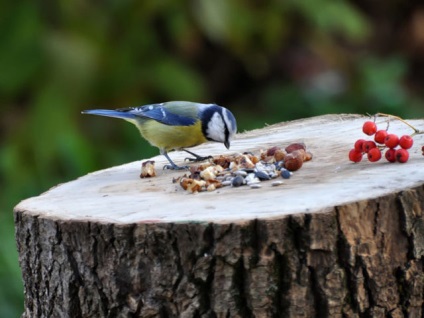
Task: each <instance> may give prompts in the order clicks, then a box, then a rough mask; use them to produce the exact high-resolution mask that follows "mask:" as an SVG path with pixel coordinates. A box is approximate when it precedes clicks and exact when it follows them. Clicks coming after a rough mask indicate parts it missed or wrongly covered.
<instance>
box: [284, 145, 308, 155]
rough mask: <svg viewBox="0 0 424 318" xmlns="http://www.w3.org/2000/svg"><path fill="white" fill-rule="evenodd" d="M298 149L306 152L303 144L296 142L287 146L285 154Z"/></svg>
mask: <svg viewBox="0 0 424 318" xmlns="http://www.w3.org/2000/svg"><path fill="white" fill-rule="evenodd" d="M299 149H302V150H306V146H305V144H304V143H303V142H296V143H293V144H290V145H288V146H287V147H286V152H287V153H291V152H293V151H295V150H299Z"/></svg>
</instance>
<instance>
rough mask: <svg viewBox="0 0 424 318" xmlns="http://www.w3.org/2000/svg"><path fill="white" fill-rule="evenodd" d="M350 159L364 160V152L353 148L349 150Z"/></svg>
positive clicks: (354, 160) (355, 160)
mask: <svg viewBox="0 0 424 318" xmlns="http://www.w3.org/2000/svg"><path fill="white" fill-rule="evenodd" d="M349 160H350V161H353V162H359V161H361V160H362V152H360V151H357V150H356V149H351V150H350V151H349Z"/></svg>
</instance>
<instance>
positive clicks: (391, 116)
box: [376, 113, 424, 137]
mask: <svg viewBox="0 0 424 318" xmlns="http://www.w3.org/2000/svg"><path fill="white" fill-rule="evenodd" d="M376 116H384V117H389V120H390V118H395V119H397V120H400V121H401V122H402V123H404V124H405V125H407V126H408V127H410V128H411V129H413V130H414V133H413V134H412V135H411V137H412V136H415V135H418V134H424V131H423V130H419V129H417V128H415V127H414V126H412V125H411V124H410V123H408V122H407V121H406V120H404V119H402V118H401V117H399V116H395V115H390V114H385V113H377V114H376Z"/></svg>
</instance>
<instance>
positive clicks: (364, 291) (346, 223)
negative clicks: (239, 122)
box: [15, 115, 424, 318]
mask: <svg viewBox="0 0 424 318" xmlns="http://www.w3.org/2000/svg"><path fill="white" fill-rule="evenodd" d="M363 121H364V118H362V117H359V116H352V115H350V116H348V115H345V116H323V117H316V118H312V119H307V120H303V121H295V122H290V123H285V124H282V125H277V126H270V127H267V128H265V129H263V130H259V131H254V132H250V133H247V134H243V135H241V136H239V138H238V140H237V141H236V142H235V143H234V144H236V143H237V142H239V149H236V150H238V151H241V150H243V151H247V150H249V149H250V150H255V149H259V148H263V147H264V145H268V144H270V145H275V143H276V140H278V142H279V143H282V144H283V145H284V144H286V145H287V144H288V143H289V141H296V140H297V141H298V139H301V140H302V141H304V142H305V143H306V145H307V147H309V150H310V151H312V153H313V154H314V158H313V160H312V161H311V162H310V163H309V162H308V163H305V166H304V167H302V169H301V170H300V171H299V172H296V173H295V174H294V176H293V177H292V178H291V179H290V180H289V181H287V184H286V185H283V186H281V187H277V188H274V187H265V186H263V187H262V188H261V189H258V190H253V189H247V188H246V189H241V188H223V189H220V190H219V191H215V192H211V193H209V192H207V193H199V194H196V195H191V194H187V193H185V192H184V191H183V190H181V189H178V188H177V189H176V188H175V187H176V186H175V185H174V184H172V183H171V181H170V179H172V177H174V176H177V175H179V174H181V172H180V173H178V172H169V171H165V172H161V174H160V175H159V176H158V177H156V178H154V179H149V180H147V179H138V174H139V173H138V169H139V166H138V165H139V163H135V164H134V163H132V164H129V165H124V166H121V167H115V168H112V169H108V170H104V171H101V172H97V173H94V174H90V175H87V176H85V177H83V178H80V179H78V180H75V181H73V182H70V183H68V184H64V185H61V186H58V187H56V188H54V189H52V190H50V191H49V192H47V193H45V194H43V195H41V196H39V197H36V198H31V199H28V200H26V201H23V202H21V203H20V204H19V205H18V206H17V207H16V208H15V224H16V240H17V245H18V251H19V255H20V266H21V269H22V274H23V280H24V287H25V312H24V313H23V317H26V318H33V317H243V318H244V317H358V318H359V317H393V318H395V317H396V318H397V317H423V314H424V312H423V305H424V273H423V255H424V216H423V211H424V173H423V171H424V169H423V168H424V157H422V156H421V153H420V152H419V151H411V158H410V162H408V163H406V164H389V163H383V162H381V163H369V162H361V163H360V164H353V163H348V162H347V152H348V151H349V149H350V147H351V145H352V144H353V141H354V140H355V139H358V138H360V137H361V136H360V127H361V123H362V122H363ZM414 124H418V125H423V121H416V122H415V123H414ZM393 126H394V127H395V128H396V127H397V126H396V123H393V124H392V123H391V127H393ZM328 127H332V128H333V129H335V132H329V133H328V134H326V133H324V134H319V133H318V131H319V130H320V129H321V130H323V131H324V132H326V129H328ZM352 127H353V128H352ZM356 127H358V128H356ZM397 129H400V130H402V129H404V128H403V126H401V125H400V126H399V127H398V128H397ZM343 130H346V131H348V132H350V135H349V134H347V135H343V133H341V131H342V132H343ZM415 139H416V140H415V142H416V143H417V144H424V139H423V138H422V137H421V136H417V138H415ZM208 147H209V148H210V147H217V148H216V149H220V148H218V146H210V145H206V146H204V147H203V148H201V147H199V149H206V150H208V149H209V148H208ZM420 148H421V147H420ZM216 151H217V152H218V151H219V150H216ZM182 157H183V154H182V155H181V158H182ZM160 160H161V159H160V158H158V161H160ZM374 178H380V180H374ZM360 180H363V181H362V183H361V182H360ZM245 191H248V192H245Z"/></svg>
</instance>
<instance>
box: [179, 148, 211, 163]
mask: <svg viewBox="0 0 424 318" xmlns="http://www.w3.org/2000/svg"><path fill="white" fill-rule="evenodd" d="M182 150H184V151H185V152H188V153H189V154H190V155H192V156H193V157H194V158H185V160H188V161H190V162H199V161H204V160H208V159H212V158H213V157H212V156H206V157H202V156H199V155H196V154H195V153H194V152H191V151H188V150H187V149H182Z"/></svg>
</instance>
